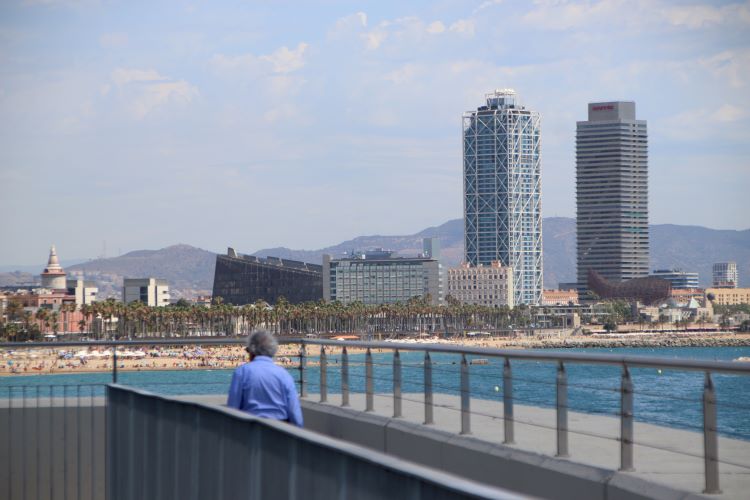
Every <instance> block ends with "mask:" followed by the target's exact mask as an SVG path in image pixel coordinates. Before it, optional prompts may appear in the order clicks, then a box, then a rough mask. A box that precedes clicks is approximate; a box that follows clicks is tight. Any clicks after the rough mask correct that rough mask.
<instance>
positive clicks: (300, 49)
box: [260, 42, 308, 73]
mask: <svg viewBox="0 0 750 500" xmlns="http://www.w3.org/2000/svg"><path fill="white" fill-rule="evenodd" d="M307 47H308V45H307V44H306V43H304V42H300V43H299V44H298V45H297V48H296V49H294V50H289V49H288V48H287V47H281V48H279V49H277V50H276V51H274V52H273V53H272V54H269V55H266V56H261V57H260V59H261V60H263V61H268V62H270V63H271V64H272V66H273V72H274V73H291V72H292V71H296V70H298V69H300V68H302V67H303V66H304V65H305V61H304V55H305V50H307Z"/></svg>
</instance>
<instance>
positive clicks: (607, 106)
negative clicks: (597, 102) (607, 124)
mask: <svg viewBox="0 0 750 500" xmlns="http://www.w3.org/2000/svg"><path fill="white" fill-rule="evenodd" d="M613 109H615V106H614V104H603V105H601V106H591V111H607V110H610V111H611V110H613Z"/></svg>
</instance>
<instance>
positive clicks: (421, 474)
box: [107, 384, 525, 500]
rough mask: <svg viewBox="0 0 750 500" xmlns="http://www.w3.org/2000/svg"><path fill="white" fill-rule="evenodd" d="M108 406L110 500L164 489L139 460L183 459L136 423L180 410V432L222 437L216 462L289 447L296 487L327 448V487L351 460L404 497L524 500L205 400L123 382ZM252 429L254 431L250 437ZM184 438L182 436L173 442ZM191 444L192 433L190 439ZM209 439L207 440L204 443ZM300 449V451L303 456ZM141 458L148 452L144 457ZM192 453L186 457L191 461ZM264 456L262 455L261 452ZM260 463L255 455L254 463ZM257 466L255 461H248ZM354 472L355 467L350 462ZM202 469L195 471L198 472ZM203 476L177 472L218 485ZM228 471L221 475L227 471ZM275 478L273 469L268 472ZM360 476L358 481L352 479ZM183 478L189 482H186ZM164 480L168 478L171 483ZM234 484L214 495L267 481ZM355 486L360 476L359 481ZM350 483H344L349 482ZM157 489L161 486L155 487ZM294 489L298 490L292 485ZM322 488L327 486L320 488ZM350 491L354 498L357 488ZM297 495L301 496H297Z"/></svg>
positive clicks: (212, 451) (289, 472)
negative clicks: (140, 486)
mask: <svg viewBox="0 0 750 500" xmlns="http://www.w3.org/2000/svg"><path fill="white" fill-rule="evenodd" d="M107 402H108V412H107V418H108V426H107V429H108V436H107V442H108V447H107V454H108V457H107V458H108V464H107V465H108V469H109V474H110V476H109V491H110V498H113V499H118V498H124V497H126V496H127V494H126V491H128V492H129V491H130V488H132V486H133V485H134V484H135V483H136V482H145V483H146V485H147V486H150V487H153V486H155V484H156V485H158V481H159V479H160V478H156V479H155V480H153V481H149V480H150V477H149V476H145V477H144V476H140V475H139V474H138V472H139V471H138V470H136V467H134V466H133V464H134V457H135V456H149V457H150V456H153V455H152V454H151V453H148V454H147V452H152V451H156V450H159V451H160V452H161V453H160V454H159V458H167V459H168V458H172V459H173V460H177V459H179V458H180V457H178V456H176V455H175V456H173V457H170V456H169V453H170V452H171V451H172V450H170V449H166V448H165V447H159V445H158V444H154V441H149V440H145V439H144V440H139V439H134V437H135V433H143V431H142V430H140V429H139V430H138V431H134V427H133V425H132V422H133V421H134V420H135V419H138V418H140V419H141V420H140V423H141V425H143V426H144V427H145V428H146V429H156V428H158V427H159V426H163V425H164V421H165V420H167V421H168V419H169V416H170V415H172V416H173V417H172V418H174V415H176V413H175V410H179V414H180V415H183V418H182V421H183V422H189V423H188V424H187V425H183V426H176V427H175V429H176V431H175V432H181V431H182V432H185V433H189V434H191V435H193V436H195V435H197V436H200V433H201V432H206V431H205V430H206V429H209V430H211V437H210V439H211V440H214V439H216V437H215V436H218V439H217V441H216V442H217V443H218V444H217V446H216V447H215V448H211V447H207V448H208V449H207V452H206V453H207V454H208V455H209V457H210V459H211V460H216V461H219V463H221V462H222V461H225V459H226V458H230V457H232V456H234V457H237V460H236V462H240V458H243V457H244V455H243V454H242V451H243V450H240V449H239V448H240V447H244V448H245V449H248V450H251V452H250V453H248V454H249V455H250V456H251V460H253V458H252V457H253V455H252V452H255V451H257V452H258V453H260V452H261V450H262V447H263V446H264V445H265V446H269V445H268V444H265V443H266V440H267V441H268V442H269V443H270V442H274V443H276V444H278V445H286V447H282V446H279V447H278V448H276V450H275V451H276V453H278V454H286V455H287V456H288V458H289V459H288V460H287V461H283V463H281V464H282V465H281V466H282V467H284V470H285V473H286V474H285V475H286V476H287V477H289V481H290V484H295V485H296V483H297V482H298V481H299V478H298V477H297V476H298V475H300V474H304V472H305V470H306V468H305V467H304V465H307V466H308V467H309V463H308V462H305V459H304V458H301V459H300V461H299V462H297V461H295V460H296V459H297V457H298V456H301V457H305V456H313V454H315V453H316V452H319V450H320V451H323V452H328V453H334V454H336V458H338V459H339V460H337V461H332V463H330V464H328V465H329V466H330V468H331V469H333V470H335V471H336V474H335V475H331V477H330V478H329V482H332V483H337V484H338V483H339V482H341V478H342V477H346V476H347V474H346V470H347V465H348V464H347V462H350V463H351V464H353V465H354V466H358V467H357V468H356V470H358V471H361V470H365V469H366V470H367V472H369V474H375V473H376V472H377V471H383V472H384V474H383V478H382V479H385V477H386V475H387V474H390V476H389V477H390V478H395V480H397V481H398V480H399V479H402V478H403V479H404V480H405V481H408V484H407V483H405V482H403V481H402V483H401V485H402V486H411V488H406V489H404V490H402V491H400V495H399V496H402V497H404V498H423V494H424V493H426V492H432V493H437V494H438V495H439V496H440V497H441V498H476V499H480V498H487V499H507V500H516V499H521V498H525V496H523V495H520V494H518V493H515V492H511V491H509V490H506V489H502V488H498V487H493V486H488V485H485V484H482V483H478V482H476V481H473V480H470V479H466V478H463V477H459V476H457V475H454V474H450V473H446V472H441V471H438V470H435V469H432V468H429V467H425V466H422V465H419V464H417V463H413V462H408V461H405V460H403V459H400V458H396V457H393V456H391V455H387V454H385V453H382V452H379V451H375V450H371V449H368V448H365V447H362V446H358V445H355V444H352V443H347V442H342V441H340V440H337V439H333V438H330V437H328V436H325V435H322V434H319V433H317V432H313V431H310V430H307V429H303V428H299V427H296V426H293V425H289V424H287V423H282V422H278V421H275V420H271V419H264V418H259V417H256V416H253V415H251V414H249V413H246V412H242V411H239V410H235V409H233V408H227V407H222V406H218V405H214V404H207V403H201V402H197V401H186V400H184V399H177V398H174V397H169V396H164V395H159V394H154V393H151V392H149V391H144V390H142V389H136V388H133V387H128V386H125V385H118V384H110V385H108V386H107ZM151 408H154V409H155V411H146V409H151ZM201 421H212V422H214V423H216V422H220V423H221V424H223V425H215V426H214V427H213V428H211V427H210V426H209V425H207V424H205V426H204V427H201V425H200V424H201ZM252 432H254V434H251V433H252ZM272 433H274V434H277V435H282V436H285V437H287V438H290V439H291V441H283V440H280V439H275V440H273V441H272V438H273V436H272ZM248 435H252V436H257V437H258V438H259V439H244V440H243V439H242V438H246V437H247V436H248ZM179 437H180V435H179V434H177V435H176V437H175V440H177V439H178V438H179ZM186 439H187V436H186ZM230 440H238V441H239V443H240V445H239V446H234V447H231V448H230V446H228V445H226V444H225V443H227V442H229V441H230ZM208 441H209V440H208V439H206V442H208ZM298 450H301V451H298ZM141 454H143V455H141ZM190 455H191V454H186V455H185V456H187V457H190ZM255 456H256V457H259V455H255ZM314 456H316V458H321V457H322V458H325V457H326V456H327V455H325V454H324V453H320V454H319V455H314ZM190 458H192V459H193V460H196V459H197V458H196V457H195V456H193V457H190ZM256 459H257V458H256ZM275 463H279V462H278V461H271V462H269V465H263V467H269V468H272V467H273V464H275ZM247 465H252V464H247ZM349 466H350V467H351V465H349ZM196 469H197V468H196ZM197 472H198V476H199V477H195V476H196V474H194V473H192V471H190V470H187V471H186V470H184V469H183V470H179V469H178V471H176V475H177V474H181V473H182V474H184V473H188V474H192V477H191V479H192V480H193V481H194V483H193V484H194V485H196V486H200V485H199V482H200V481H201V480H206V481H208V480H212V481H217V478H216V477H215V475H208V474H207V473H206V472H203V473H202V474H201V471H200V469H197ZM221 472H223V471H221ZM269 477H275V476H273V471H271V472H270V473H269ZM350 477H356V476H350ZM181 479H183V478H182V477H181ZM165 480H166V479H165ZM222 480H223V481H228V484H226V485H225V484H222V491H221V492H216V497H217V498H233V497H235V496H236V495H237V493H238V492H239V491H240V490H241V489H242V490H243V492H244V493H245V495H246V496H247V497H249V498H252V497H257V496H259V495H254V494H253V493H254V492H257V493H260V492H261V491H262V490H263V487H262V485H260V484H257V480H260V481H262V476H260V475H259V477H258V478H256V481H255V482H256V484H255V485H253V486H252V488H251V489H250V490H249V491H248V490H246V488H247V481H246V479H245V478H244V477H242V478H239V479H237V478H236V476H233V477H231V478H230V477H228V476H223V477H219V478H218V481H222ZM355 481H356V479H355ZM343 482H344V483H345V482H346V479H344V481H343ZM421 484H424V485H425V486H426V488H425V489H424V490H422V489H421V486H420V485H421ZM118 486H124V488H122V489H118V488H117V487H118ZM337 487H338V488H341V489H342V491H346V488H345V487H344V486H342V485H341V484H338V486H337ZM154 490H158V488H154ZM154 490H152V491H149V493H150V494H149V495H147V496H156V495H155V494H156V493H158V491H154ZM292 491H295V489H294V488H292ZM321 491H323V489H321ZM298 493H302V494H301V495H299V496H303V497H305V498H308V497H309V498H318V497H320V496H321V493H318V494H316V493H315V491H306V492H298ZM351 493H354V494H356V491H352V492H351ZM392 493H393V491H390V492H385V491H384V492H382V494H381V496H383V497H384V496H386V495H387V494H392ZM293 496H295V497H296V495H293Z"/></svg>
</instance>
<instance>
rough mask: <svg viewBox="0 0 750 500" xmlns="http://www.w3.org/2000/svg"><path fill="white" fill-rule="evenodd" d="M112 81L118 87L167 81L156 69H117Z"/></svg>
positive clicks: (113, 73)
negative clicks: (135, 83) (136, 83)
mask: <svg viewBox="0 0 750 500" xmlns="http://www.w3.org/2000/svg"><path fill="white" fill-rule="evenodd" d="M111 76H112V81H113V82H115V83H116V84H117V85H127V84H128V83H133V82H155V81H159V80H166V79H167V78H165V77H163V76H161V75H160V74H159V73H158V72H157V71H156V70H154V69H145V70H144V69H125V68H117V69H115V70H114V71H113V72H112V75H111Z"/></svg>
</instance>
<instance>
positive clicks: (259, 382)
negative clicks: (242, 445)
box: [227, 330, 302, 427]
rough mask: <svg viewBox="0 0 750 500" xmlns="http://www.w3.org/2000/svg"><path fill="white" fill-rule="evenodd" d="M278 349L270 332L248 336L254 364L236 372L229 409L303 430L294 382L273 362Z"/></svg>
mask: <svg viewBox="0 0 750 500" xmlns="http://www.w3.org/2000/svg"><path fill="white" fill-rule="evenodd" d="M278 348H279V344H278V342H276V339H275V338H274V337H273V335H272V334H271V333H270V332H269V331H267V330H254V331H253V332H252V333H251V334H250V335H249V336H248V338H247V348H246V350H247V352H248V354H250V362H249V363H245V364H244V365H242V366H240V367H239V368H237V369H236V370H235V371H234V375H232V384H231V385H230V386H229V398H228V400H227V406H229V407H231V408H237V409H239V410H242V411H246V412H248V413H252V414H253V415H255V416H257V417H264V418H273V419H276V420H284V421H287V422H291V423H293V424H294V425H297V426H300V427H302V410H301V409H300V405H299V398H298V397H297V389H296V388H295V387H294V379H292V376H291V375H289V372H287V371H286V370H285V369H284V368H282V367H280V366H278V365H276V364H275V363H274V362H273V357H274V355H275V354H276V350H277V349H278Z"/></svg>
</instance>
